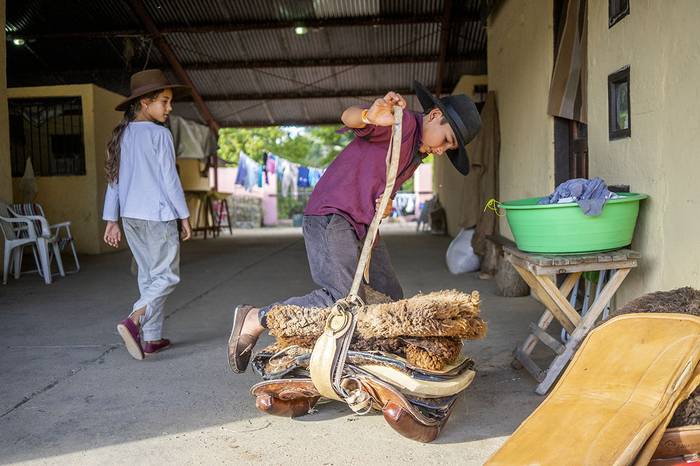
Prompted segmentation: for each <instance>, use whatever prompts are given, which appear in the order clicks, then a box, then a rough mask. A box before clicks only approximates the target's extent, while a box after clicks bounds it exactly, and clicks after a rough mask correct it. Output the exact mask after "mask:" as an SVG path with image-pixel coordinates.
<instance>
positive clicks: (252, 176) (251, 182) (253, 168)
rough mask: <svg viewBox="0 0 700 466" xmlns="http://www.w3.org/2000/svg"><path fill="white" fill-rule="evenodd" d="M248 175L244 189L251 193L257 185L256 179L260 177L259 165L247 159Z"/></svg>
mask: <svg viewBox="0 0 700 466" xmlns="http://www.w3.org/2000/svg"><path fill="white" fill-rule="evenodd" d="M247 162H248V173H247V175H248V176H247V179H246V186H245V189H246V190H247V191H252V190H253V188H254V187H255V186H257V185H258V179H259V176H260V164H259V163H257V162H256V161H255V160H253V159H251V158H248V161H247Z"/></svg>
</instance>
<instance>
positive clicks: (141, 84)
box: [115, 69, 190, 112]
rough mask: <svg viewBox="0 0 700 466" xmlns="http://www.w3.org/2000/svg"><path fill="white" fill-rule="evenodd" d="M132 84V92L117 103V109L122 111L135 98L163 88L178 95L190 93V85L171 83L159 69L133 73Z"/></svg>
mask: <svg viewBox="0 0 700 466" xmlns="http://www.w3.org/2000/svg"><path fill="white" fill-rule="evenodd" d="M130 84H131V86H130V87H131V94H130V95H129V97H127V98H126V99H124V100H123V101H122V102H121V103H120V104H119V105H117V106H116V108H115V110H117V111H120V112H121V111H124V110H126V109H127V108H128V107H129V104H130V103H131V102H132V101H134V99H138V98H139V97H143V96H145V95H147V94H150V93H151V92H155V91H162V90H163V89H172V90H173V95H174V96H176V97H180V96H183V95H187V94H189V93H190V88H189V87H188V86H183V85H182V84H172V83H170V82H169V81H168V78H166V77H165V73H163V72H162V71H161V70H158V69H152V70H143V71H139V72H138V73H134V74H133V75H131V82H130Z"/></svg>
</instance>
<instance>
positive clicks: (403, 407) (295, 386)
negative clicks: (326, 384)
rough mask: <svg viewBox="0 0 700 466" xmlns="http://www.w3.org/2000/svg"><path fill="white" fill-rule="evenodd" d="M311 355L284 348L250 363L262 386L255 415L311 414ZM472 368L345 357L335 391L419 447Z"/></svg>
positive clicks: (256, 392) (374, 355)
mask: <svg viewBox="0 0 700 466" xmlns="http://www.w3.org/2000/svg"><path fill="white" fill-rule="evenodd" d="M310 359H311V352H310V350H307V349H301V348H291V349H290V348H287V349H285V350H283V351H280V352H277V353H273V352H272V351H268V350H262V351H261V352H259V353H257V354H256V355H255V356H254V357H253V360H252V361H251V364H252V367H253V369H254V370H255V372H257V373H258V375H260V376H261V378H263V380H264V381H263V382H260V383H258V384H256V385H254V386H253V387H252V388H251V394H252V395H253V396H254V397H255V399H256V401H255V404H256V406H257V407H258V409H260V410H261V411H263V412H265V413H268V414H272V415H276V416H285V417H298V416H303V415H304V414H307V413H308V412H309V411H310V410H311V409H313V408H314V406H315V405H316V403H317V402H318V400H319V399H320V398H321V393H319V391H318V389H317V388H316V386H315V385H314V383H313V381H312V379H311V378H310V375H309V363H310ZM473 368H474V362H473V361H472V360H471V359H468V358H461V360H460V361H458V362H457V363H456V364H454V365H452V366H450V367H448V368H446V369H445V370H443V371H428V370H424V369H420V368H416V367H413V366H411V365H410V364H408V362H406V361H405V360H403V359H402V358H399V357H396V356H394V355H390V354H387V353H381V352H359V351H349V352H348V354H347V360H346V364H345V367H344V371H343V376H342V380H341V382H340V383H341V385H342V386H343V387H344V388H345V389H346V390H347V391H348V392H351V393H352V399H351V400H347V399H346V400H344V401H346V402H348V405H349V406H350V407H351V408H352V409H353V410H355V411H356V412H359V413H364V412H368V411H370V410H376V411H381V412H382V414H383V416H384V419H385V420H386V422H387V423H388V424H389V425H390V426H391V427H392V428H393V429H394V430H396V431H397V432H398V433H399V434H401V435H403V436H404V437H407V438H410V439H412V440H416V441H419V442H431V441H433V440H435V438H437V436H438V435H439V433H440V431H441V430H442V427H443V426H444V425H445V423H446V422H447V420H448V419H449V417H450V414H451V413H452V409H453V407H454V402H455V400H456V399H457V396H458V395H459V393H461V392H462V391H463V390H464V389H465V388H467V387H468V386H469V384H470V383H471V382H472V380H473V378H474V370H473Z"/></svg>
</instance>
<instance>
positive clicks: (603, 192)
mask: <svg viewBox="0 0 700 466" xmlns="http://www.w3.org/2000/svg"><path fill="white" fill-rule="evenodd" d="M614 196H615V194H614V193H612V192H610V191H609V190H608V185H607V184H605V181H603V180H602V179H600V178H593V179H591V180H588V179H586V178H574V179H572V180H568V181H565V182H563V183H562V184H560V185H559V186H557V189H555V190H554V192H553V193H552V194H550V195H549V196H547V197H543V198H542V199H540V200H539V202H538V204H557V203H560V202H561V201H562V200H563V199H567V198H568V199H571V202H576V203H577V204H578V205H579V207H581V210H582V211H583V213H584V214H585V215H589V216H594V217H595V216H598V215H600V214H601V213H602V212H603V206H604V205H605V202H606V201H607V200H608V199H610V198H612V197H614Z"/></svg>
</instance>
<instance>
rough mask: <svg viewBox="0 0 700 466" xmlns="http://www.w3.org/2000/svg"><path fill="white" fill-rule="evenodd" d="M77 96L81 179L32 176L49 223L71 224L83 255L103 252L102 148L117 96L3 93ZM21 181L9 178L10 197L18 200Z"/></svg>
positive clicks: (47, 89)
mask: <svg viewBox="0 0 700 466" xmlns="http://www.w3.org/2000/svg"><path fill="white" fill-rule="evenodd" d="M60 96H80V97H81V99H82V107H83V137H84V145H85V175H84V176H51V177H39V176H37V177H36V180H37V186H38V190H39V191H38V194H37V197H36V199H35V202H37V203H39V204H41V205H42V207H43V208H44V211H45V213H46V216H47V218H48V219H49V222H50V223H56V222H60V221H65V220H70V221H71V222H72V225H71V231H72V233H73V236H74V237H75V239H76V242H77V247H78V250H79V251H80V252H82V253H88V254H98V253H100V252H103V251H106V250H107V247H106V245H104V246H103V244H102V228H103V222H102V220H101V217H102V199H103V198H104V175H103V168H102V167H103V164H104V150H105V144H106V143H107V140H108V138H109V135H110V134H111V130H112V128H113V127H114V126H115V125H116V124H117V122H118V121H119V120H120V119H121V114H120V113H119V112H116V111H114V106H115V105H116V103H118V102H119V101H120V99H121V98H122V97H121V96H120V95H118V94H115V93H112V92H109V91H106V90H104V89H100V88H98V87H96V86H94V85H92V84H78V85H65V86H40V87H25V88H11V89H8V97H10V98H22V97H60ZM19 181H20V178H14V179H13V188H14V198H15V200H21V196H20V191H19Z"/></svg>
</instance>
